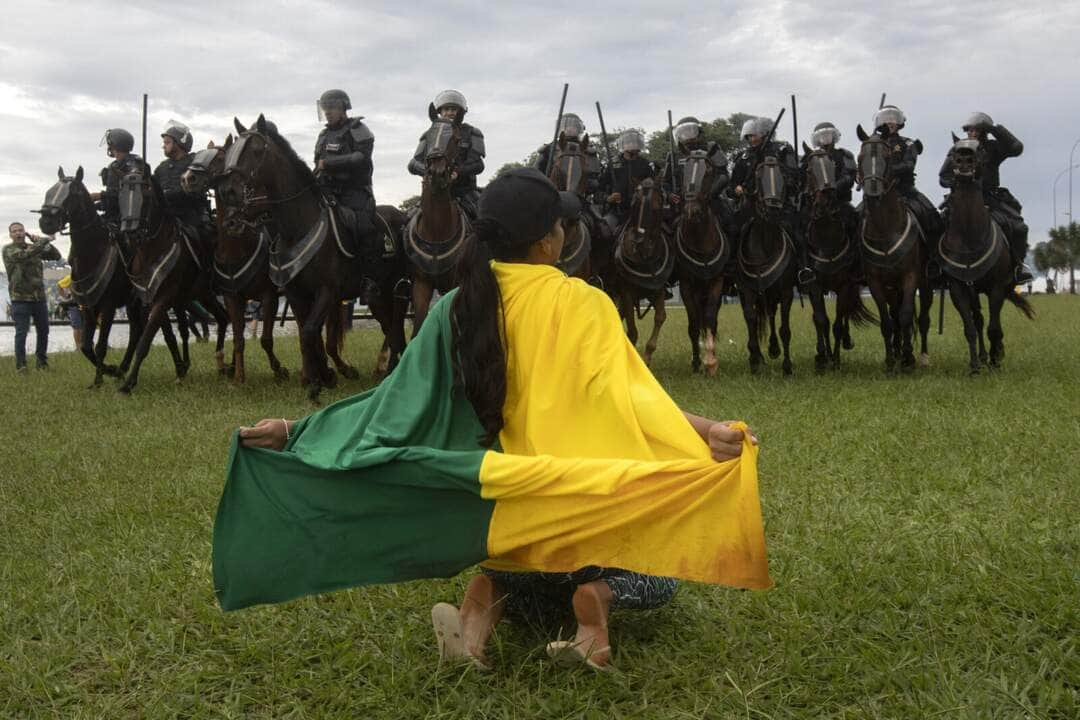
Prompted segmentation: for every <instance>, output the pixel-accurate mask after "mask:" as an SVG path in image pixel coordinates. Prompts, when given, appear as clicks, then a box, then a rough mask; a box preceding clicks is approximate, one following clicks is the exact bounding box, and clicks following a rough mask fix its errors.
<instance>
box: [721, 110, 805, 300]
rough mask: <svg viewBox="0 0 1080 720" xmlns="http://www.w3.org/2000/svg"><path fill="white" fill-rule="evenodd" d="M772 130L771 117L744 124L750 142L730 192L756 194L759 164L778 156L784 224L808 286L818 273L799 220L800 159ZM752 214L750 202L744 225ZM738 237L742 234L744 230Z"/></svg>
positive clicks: (738, 195) (738, 163) (738, 196)
mask: <svg viewBox="0 0 1080 720" xmlns="http://www.w3.org/2000/svg"><path fill="white" fill-rule="evenodd" d="M772 132H773V122H772V120H770V119H768V118H763V117H759V118H750V119H749V120H747V121H746V122H744V123H743V126H742V133H741V134H742V139H743V140H745V141H746V147H745V148H744V149H743V151H742V152H741V153H740V154H739V156H738V157H737V158H735V162H734V163H733V164H732V167H731V182H730V183H729V184H728V193H729V196H730V197H731V198H733V199H734V200H735V201H736V202H740V201H743V200H745V199H746V197H747V196H748V195H752V194H753V193H754V192H756V189H755V184H756V181H757V168H758V165H759V164H760V163H761V162H762V161H764V159H765V158H767V157H773V158H776V161H777V163H778V164H779V167H780V172H781V173H782V174H783V176H784V184H785V186H786V188H785V192H784V207H783V210H782V212H781V215H780V223H781V225H783V227H784V229H785V230H786V231H787V233H788V235H789V236H790V237H791V239H792V242H794V243H795V250H796V252H798V255H799V264H800V268H799V273H798V282H799V284H800V285H806V284H808V283H812V282H813V281H814V280H815V279H816V274H815V273H814V271H813V270H812V269H811V268H810V263H809V259H808V256H807V251H806V241H805V240H804V238H803V233H802V229H801V228H800V226H799V222H798V209H797V207H796V202H797V200H798V197H799V193H800V191H801V187H802V176H801V175H800V173H799V162H798V159H797V158H796V156H795V149H794V148H792V147H791V145H789V144H788V143H786V142H784V141H783V140H773V139H771V135H772ZM748 213H749V204H746V205H744V207H743V212H742V215H743V218H744V219H743V220H742V226H743V228H745V226H746V224H747V223H748V222H749V220H750V217H749V214H748ZM737 237H740V238H741V237H742V232H741V231H740V232H739V233H738V235H737Z"/></svg>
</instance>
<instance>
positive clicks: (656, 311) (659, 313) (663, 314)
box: [645, 288, 667, 365]
mask: <svg viewBox="0 0 1080 720" xmlns="http://www.w3.org/2000/svg"><path fill="white" fill-rule="evenodd" d="M665 320H667V309H666V308H665V307H664V290H663V288H661V289H660V290H659V291H657V293H656V297H654V298H653V326H652V334H651V335H649V339H648V341H646V343H645V364H646V365H651V364H652V357H653V354H654V353H655V352H656V345H657V343H658V342H659V340H660V328H662V327H663V326H664V321H665Z"/></svg>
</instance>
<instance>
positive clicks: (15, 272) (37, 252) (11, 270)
mask: <svg viewBox="0 0 1080 720" xmlns="http://www.w3.org/2000/svg"><path fill="white" fill-rule="evenodd" d="M59 259H60V251H59V250H57V249H56V248H54V247H53V246H52V245H51V244H50V242H49V240H48V239H43V240H39V241H37V242H34V243H25V244H18V243H8V244H7V245H5V246H4V271H5V272H6V273H7V276H8V294H10V295H11V302H36V301H39V300H44V299H45V279H44V277H43V276H42V272H41V261H42V260H59Z"/></svg>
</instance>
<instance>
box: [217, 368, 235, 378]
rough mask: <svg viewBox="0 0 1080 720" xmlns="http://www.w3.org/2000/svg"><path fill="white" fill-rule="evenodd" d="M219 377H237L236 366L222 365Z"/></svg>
mask: <svg viewBox="0 0 1080 720" xmlns="http://www.w3.org/2000/svg"><path fill="white" fill-rule="evenodd" d="M218 375H222V376H224V377H230V378H231V377H235V376H236V366H235V365H222V366H221V367H219V368H218Z"/></svg>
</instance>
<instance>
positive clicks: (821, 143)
mask: <svg viewBox="0 0 1080 720" xmlns="http://www.w3.org/2000/svg"><path fill="white" fill-rule="evenodd" d="M810 139H811V142H813V144H814V147H817V148H819V147H825V146H826V145H836V143H838V142H840V131H839V130H837V129H836V126H835V125H833V124H832V123H831V122H822V123H818V124H817V125H815V126H814V133H813V134H812V135H811V136H810Z"/></svg>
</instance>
